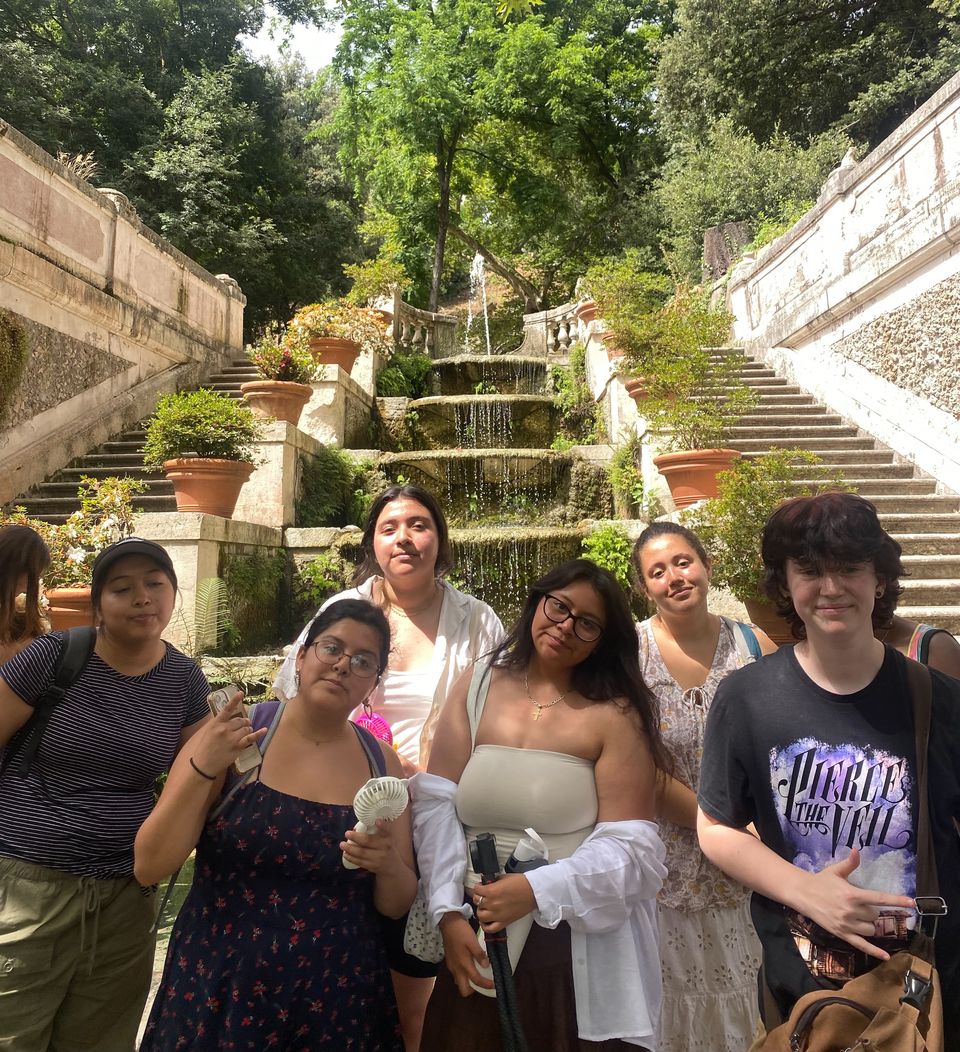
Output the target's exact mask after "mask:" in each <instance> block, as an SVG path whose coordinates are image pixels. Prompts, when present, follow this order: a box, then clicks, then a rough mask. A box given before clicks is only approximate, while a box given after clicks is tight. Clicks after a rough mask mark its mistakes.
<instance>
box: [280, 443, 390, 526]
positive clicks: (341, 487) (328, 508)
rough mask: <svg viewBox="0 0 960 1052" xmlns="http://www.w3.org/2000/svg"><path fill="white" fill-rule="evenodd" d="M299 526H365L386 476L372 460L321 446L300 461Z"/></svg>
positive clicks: (297, 517)
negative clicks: (312, 454)
mask: <svg viewBox="0 0 960 1052" xmlns="http://www.w3.org/2000/svg"><path fill="white" fill-rule="evenodd" d="M300 465H301V476H300V493H299V496H298V497H297V504H296V512H295V515H296V522H297V525H298V526H301V527H305V528H309V527H312V526H351V525H352V526H362V525H363V523H364V521H365V520H366V517H367V512H368V511H369V510H370V505H371V504H372V503H373V500H374V498H375V497H376V495H377V494H378V493H379V492H380V491H381V490H382V489H383V488H384V487H385V486H386V484H387V482H386V477H385V476H384V475H383V474H382V472H379V471H376V470H375V469H374V466H373V464H372V463H371V462H370V461H369V460H354V459H353V457H351V456H349V455H348V454H346V453H344V452H343V451H342V450H340V449H335V448H332V447H330V446H324V447H322V448H321V450H320V452H319V454H318V455H317V456H316V457H302V458H301V460H300Z"/></svg>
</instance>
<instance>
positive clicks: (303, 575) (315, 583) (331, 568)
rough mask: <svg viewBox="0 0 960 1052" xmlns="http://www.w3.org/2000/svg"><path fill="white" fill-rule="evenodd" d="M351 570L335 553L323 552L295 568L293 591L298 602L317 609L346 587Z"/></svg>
mask: <svg viewBox="0 0 960 1052" xmlns="http://www.w3.org/2000/svg"><path fill="white" fill-rule="evenodd" d="M352 573H353V568H352V567H350V566H348V565H347V563H346V562H344V560H343V557H342V556H341V555H340V554H339V553H338V552H336V551H330V552H324V553H322V554H320V555H317V556H316V557H314V558H313V559H310V560H309V561H308V562H302V563H300V564H299V565H298V566H297V570H296V575H297V579H296V585H295V591H296V593H297V598H298V600H299V601H301V602H304V603H306V604H307V605H308V606H311V607H313V608H317V607H319V606H321V605H322V604H323V603H324V602H326V600H327V599H329V598H330V596H332V595H336V594H337V592H342V591H343V590H344V588H346V587H347V580H348V579H349V577H350V576H351V574H352Z"/></svg>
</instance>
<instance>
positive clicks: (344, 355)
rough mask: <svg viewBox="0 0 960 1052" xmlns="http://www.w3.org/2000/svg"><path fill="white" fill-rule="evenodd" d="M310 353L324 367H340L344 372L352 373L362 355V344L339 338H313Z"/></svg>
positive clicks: (311, 338)
mask: <svg viewBox="0 0 960 1052" xmlns="http://www.w3.org/2000/svg"><path fill="white" fill-rule="evenodd" d="M310 353H311V354H312V355H313V357H314V358H316V360H317V361H318V362H320V363H321V364H322V365H339V366H340V368H341V369H343V370H344V372H350V370H351V369H352V368H353V363H354V362H355V361H356V360H357V356H358V355H359V354H360V344H358V343H354V342H353V340H342V339H340V337H338V336H311V337H310Z"/></svg>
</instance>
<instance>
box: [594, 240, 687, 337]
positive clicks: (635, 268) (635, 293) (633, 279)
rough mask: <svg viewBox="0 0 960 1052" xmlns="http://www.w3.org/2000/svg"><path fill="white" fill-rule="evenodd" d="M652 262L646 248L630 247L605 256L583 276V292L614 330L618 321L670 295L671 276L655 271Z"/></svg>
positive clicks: (644, 310)
mask: <svg viewBox="0 0 960 1052" xmlns="http://www.w3.org/2000/svg"><path fill="white" fill-rule="evenodd" d="M654 265H655V261H654V259H653V254H652V253H651V252H650V251H649V250H648V249H640V248H631V249H627V250H626V251H625V252H623V253H622V254H620V255H617V256H605V257H604V258H603V259H601V260H599V261H598V262H596V263H594V264H593V265H592V266H591V267H590V268H589V269H588V270H587V271H586V273H585V274H584V275H583V280H582V282H581V287H582V292H583V294H584V295H586V296H589V297H591V298H592V299H593V300H595V301H596V304H597V313H598V315H599V316H600V317H601V318H603V320H604V321H605V322H606V323H607V324H608V325H609V326H610V327H611V328H612V329H613V330H614V332H617V331H618V328H617V326H618V323H620V322H622V321H624V320H627V321H628V320H630V319H631V318H633V317H635V316H636V315H638V314H647V313H650V312H651V311H653V310H655V309H656V308H657V307H659V306H661V305H662V304H663V303H664V302H666V300H667V299H668V298H669V296H670V292H671V290H672V285H671V282H670V279H669V278H668V277H667V276H666V275H665V274H657V273H655V272H654V271H653V269H652V268H653V267H654Z"/></svg>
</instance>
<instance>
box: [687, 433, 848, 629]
mask: <svg viewBox="0 0 960 1052" xmlns="http://www.w3.org/2000/svg"><path fill="white" fill-rule="evenodd" d="M804 478H805V480H806V481H804V482H803V483H802V484H798V482H797V480H798V479H804ZM825 489H849V486H847V485H846V484H845V483H844V481H843V477H842V475H839V474H836V475H832V476H831V475H827V474H826V472H825V470H824V468H823V462H822V461H821V459H820V458H819V457H818V456H817V455H816V454H815V453H811V452H810V451H809V450H804V449H772V450H770V452H768V453H763V454H761V455H760V456H758V457H752V458H750V459H749V460H744V459H741V460H738V461H737V462H736V463H735V464H734V465H733V466H732V467H731V468H730V469H729V470H728V471H724V472H723V473H722V474H721V475H720V476H719V477H718V479H717V496H716V497H714V498H712V499H710V500H707V501H705V502H704V503H703V504H701V505H700V507H698V508H696V509H695V510H693V511H691V512H688V513H687V515H686V516H685V518H684V522H685V524H686V525H688V526H690V528H691V529H693V530H695V531H696V532H697V534H698V535H699V537H700V539H701V540H702V541H703V544H704V547H705V548H706V549H707V551H708V552H709V553H710V559H711V569H712V575H711V578H712V582H713V584H715V585H719V586H720V587H723V588H728V589H729V590H730V591H731V592H732V593H733V595H734V596H735V597H736V598H737V599H739V600H740V602H742V603H743V604H744V606H745V607H746V608H747V613H748V614H749V616H750V619H751V620H752V621H753V622H754V624H757V625H759V626H760V627H761V628H762V629H763V630H764V631H765V632H766V633H767V635H768V636H770V638H771V639H772V640H773V641H774V642H776V643H784V642H786V643H791V642H793V641H794V640H793V636H792V634H791V632H790V627H789V625H788V624H787V622H786V621H784V620H783V619H782V618H781V617H779V616H778V615H777V613H776V611H775V609H774V608H773V606H772V604H770V603H769V602H768V601H767V600H766V598H765V597H764V596H763V594H762V593H761V590H760V583H761V580H762V577H763V563H762V562H761V558H760V536H761V533H762V532H763V527H764V525H765V523H766V521H767V519H768V518H769V517H770V515H771V513H772V512H773V511H774V509H775V508H776V507H777V506H778V505H779V504H780V503H781V502H782V501H784V500H786V499H787V498H788V497H800V496H811V495H812V494H814V493H819V492H822V491H823V490H825Z"/></svg>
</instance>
